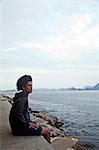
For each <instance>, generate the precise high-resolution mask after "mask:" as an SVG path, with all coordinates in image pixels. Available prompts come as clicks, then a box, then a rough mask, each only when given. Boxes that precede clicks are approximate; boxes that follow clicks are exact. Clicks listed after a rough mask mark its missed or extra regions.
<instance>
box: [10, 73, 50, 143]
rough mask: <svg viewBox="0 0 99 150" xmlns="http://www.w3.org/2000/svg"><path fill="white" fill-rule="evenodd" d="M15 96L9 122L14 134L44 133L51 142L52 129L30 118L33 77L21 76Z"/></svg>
mask: <svg viewBox="0 0 99 150" xmlns="http://www.w3.org/2000/svg"><path fill="white" fill-rule="evenodd" d="M17 89H18V91H19V90H21V92H19V93H16V94H15V96H14V98H13V101H14V103H13V105H12V108H11V111H10V115H9V122H10V126H11V130H12V134H13V135H18V136H21V135H32V136H33V135H42V136H43V137H44V138H45V139H46V140H47V141H48V142H49V143H50V131H49V129H47V128H44V127H42V126H40V125H38V124H37V123H34V122H32V121H31V120H30V116H29V112H28V94H29V93H31V92H32V78H31V76H29V75H24V76H22V77H20V78H19V79H18V81H17Z"/></svg>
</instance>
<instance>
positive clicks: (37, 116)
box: [0, 94, 88, 150]
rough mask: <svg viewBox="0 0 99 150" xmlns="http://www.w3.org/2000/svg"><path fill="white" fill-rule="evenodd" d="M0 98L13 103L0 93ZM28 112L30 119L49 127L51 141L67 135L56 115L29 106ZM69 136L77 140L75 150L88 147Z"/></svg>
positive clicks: (86, 149)
mask: <svg viewBox="0 0 99 150" xmlns="http://www.w3.org/2000/svg"><path fill="white" fill-rule="evenodd" d="M0 100H1V101H8V102H9V103H10V104H11V105H12V104H13V101H12V98H10V97H9V96H6V95H3V94H0ZM29 112H30V117H31V120H32V121H36V122H37V123H39V124H41V125H42V126H44V127H47V128H49V129H50V131H51V141H53V140H54V139H55V138H57V137H58V138H60V137H63V138H65V137H67V136H66V135H65V133H64V131H63V128H62V125H63V123H62V122H60V121H59V120H58V118H57V117H54V116H51V115H49V114H48V113H46V112H40V111H33V110H32V109H31V108H29ZM69 138H74V139H76V140H77V142H76V144H75V145H74V146H73V148H74V149H75V150H88V147H87V146H86V145H82V144H80V143H79V140H78V139H77V138H75V137H69Z"/></svg>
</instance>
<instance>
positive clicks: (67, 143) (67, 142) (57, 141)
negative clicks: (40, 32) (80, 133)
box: [51, 137, 78, 150]
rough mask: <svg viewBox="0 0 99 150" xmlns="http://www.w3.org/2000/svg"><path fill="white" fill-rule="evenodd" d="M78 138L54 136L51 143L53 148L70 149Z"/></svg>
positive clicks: (56, 149) (57, 149) (58, 149)
mask: <svg viewBox="0 0 99 150" xmlns="http://www.w3.org/2000/svg"><path fill="white" fill-rule="evenodd" d="M77 141H78V139H75V138H71V137H56V138H54V139H52V143H51V145H52V146H53V148H54V149H55V150H68V148H69V149H71V148H72V147H73V146H74V145H75V144H76V143H77Z"/></svg>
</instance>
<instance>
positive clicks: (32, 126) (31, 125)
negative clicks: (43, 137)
mask: <svg viewBox="0 0 99 150" xmlns="http://www.w3.org/2000/svg"><path fill="white" fill-rule="evenodd" d="M29 128H39V125H38V124H36V123H33V122H30V125H29Z"/></svg>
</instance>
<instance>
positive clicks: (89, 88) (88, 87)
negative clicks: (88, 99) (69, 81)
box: [83, 85, 93, 90]
mask: <svg viewBox="0 0 99 150" xmlns="http://www.w3.org/2000/svg"><path fill="white" fill-rule="evenodd" d="M92 88H93V86H89V85H86V86H84V88H83V90H92Z"/></svg>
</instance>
